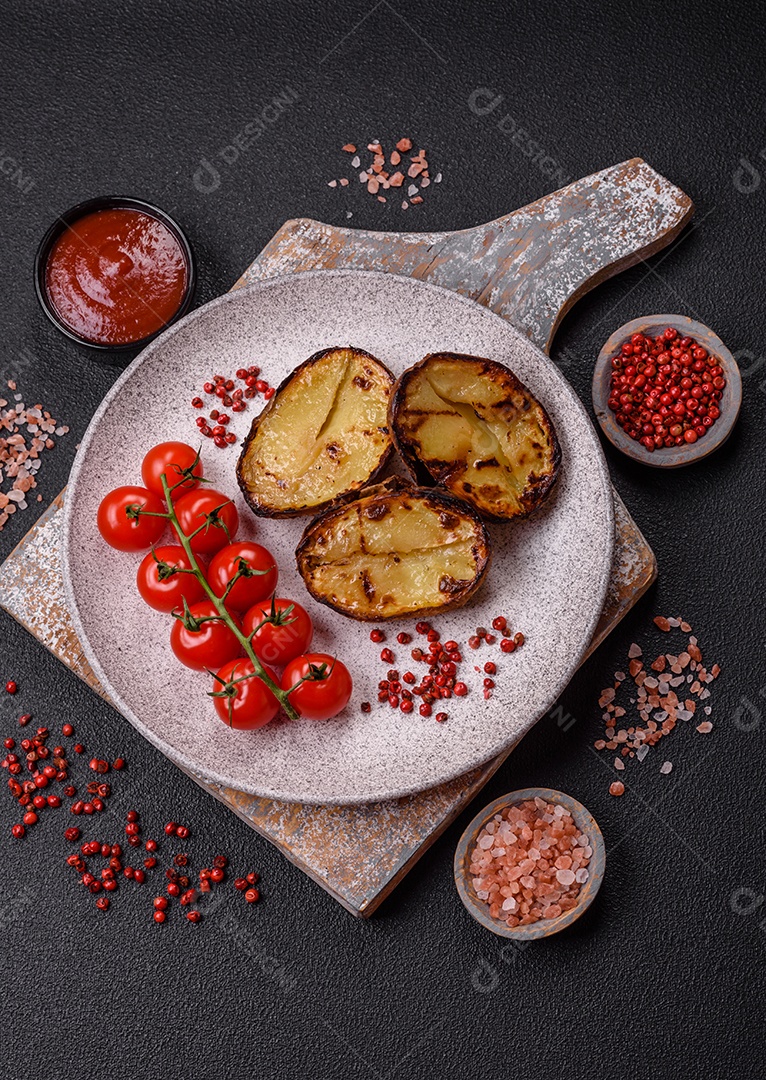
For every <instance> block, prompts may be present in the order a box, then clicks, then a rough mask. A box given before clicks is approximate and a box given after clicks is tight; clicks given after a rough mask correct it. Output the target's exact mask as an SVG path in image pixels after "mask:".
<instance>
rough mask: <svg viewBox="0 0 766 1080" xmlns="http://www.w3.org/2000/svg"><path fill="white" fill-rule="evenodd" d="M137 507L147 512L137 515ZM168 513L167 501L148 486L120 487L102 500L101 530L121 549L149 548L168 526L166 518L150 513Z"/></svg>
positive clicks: (139, 549)
mask: <svg viewBox="0 0 766 1080" xmlns="http://www.w3.org/2000/svg"><path fill="white" fill-rule="evenodd" d="M137 508H142V509H144V510H146V511H147V513H146V514H139V515H138V516H135V515H136V510H137ZM164 513H165V504H164V503H163V502H162V500H161V499H158V498H157V496H156V495H155V494H154V493H153V492H151V491H147V490H146V488H142V487H118V488H115V489H114V491H110V492H109V494H108V495H107V496H105V498H103V499H102V500H101V505H100V506H99V508H98V518H97V520H98V531H99V532H100V533H101V535H102V536H103V538H104V540H106V542H107V544H109V545H110V546H111V547H113V548H116V549H117V550H118V551H146V549H147V548H148V547H151V546H152V544H156V543H157V541H158V540H159V538H160V537H161V536H162V534H163V533H164V531H165V526H166V525H167V519H166V518H164V517H151V516H150V515H151V514H164Z"/></svg>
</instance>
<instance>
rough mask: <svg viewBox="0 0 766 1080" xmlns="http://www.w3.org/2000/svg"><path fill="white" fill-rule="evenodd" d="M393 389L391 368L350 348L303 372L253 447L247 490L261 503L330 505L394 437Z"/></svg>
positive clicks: (279, 400) (268, 418)
mask: <svg viewBox="0 0 766 1080" xmlns="http://www.w3.org/2000/svg"><path fill="white" fill-rule="evenodd" d="M355 380H356V381H355ZM389 394H390V382H389V380H388V378H387V376H386V373H385V372H384V371H383V370H382V369H380V368H378V367H377V365H374V364H372V363H369V362H365V358H360V357H358V356H355V355H354V353H353V351H352V350H350V349H336V350H334V351H333V352H332V353H330V354H329V355H327V356H324V357H322V358H321V359H320V360H318V361H316V362H315V363H314V364H311V365H309V366H307V367H306V368H304V369H303V370H302V371H300V372H298V374H297V375H296V377H295V379H294V380H293V381H292V382H291V383H289V384H288V385H287V386H286V387H284V389H283V390H282V392H281V393H280V394H279V395H278V398H277V400H276V401H275V403H274V406H273V408H272V410H271V412H270V413H269V415H268V416H266V417H264V419H263V421H262V422H261V424H260V426H259V429H258V432H257V434H256V437H255V440H254V442H253V444H252V446H251V447H250V450H249V455H248V459H249V464H248V466H247V487H248V490H249V491H250V492H251V493H252V495H253V496H254V497H255V499H256V500H257V501H258V502H263V503H264V504H266V505H268V506H271V507H274V508H275V509H277V510H280V509H284V510H290V509H293V508H294V507H296V506H297V507H301V506H308V507H311V506H317V505H319V504H321V503H324V502H328V501H330V500H332V499H334V498H336V497H337V496H338V495H341V494H342V493H343V492H345V491H348V490H349V489H350V488H352V487H354V485H358V484H359V482H360V481H364V480H366V479H367V477H368V476H369V475H370V474H371V473H372V472H373V471H374V470H375V468H376V467H377V465H378V463H379V461H380V458H381V455H382V454H383V452H384V450H385V447H386V445H387V444H388V442H389V438H390V437H389V434H388V428H387V421H386V412H387V407H388V398H389Z"/></svg>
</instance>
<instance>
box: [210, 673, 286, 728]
mask: <svg viewBox="0 0 766 1080" xmlns="http://www.w3.org/2000/svg"><path fill="white" fill-rule="evenodd" d="M265 670H266V674H267V675H268V676H269V678H270V679H272V680H273V682H274V683H275V684H276V685H277V686H278V685H279V680H278V679H277V677H276V675H275V674H274V672H273V671H270V670H269V668H266V669H265ZM254 671H255V668H254V667H253V663H252V661H251V660H248V659H247V657H242V658H241V659H239V660H232V661H231V662H230V663H228V664H226V665H225V666H224V667H223V668H221V670H220V671H219V672H218V675H217V676H216V678H215V681H214V682H213V693H214V694H215V693H220V692H221V691H222V690H223V689H224V686H225V685H226V684H227V683H231V682H232V681H233V680H235V679H241V678H242V676H243V675H250V674H251V673H253V672H254ZM213 701H214V702H215V711H216V712H217V713H218V715H219V716H220V718H221V720H223V722H224V724H228V726H229V727H233V728H237V729H238V730H240V731H254V730H255V729H256V728H260V727H263V726H264V725H265V724H268V722H269V720H273V719H274V717H275V716H276V715H277V713H278V712H279V702H278V701H277V699H276V698H275V697H274V695H273V694H272V692H271V690H269V688H268V686H267V685H266V683H265V682H263V681H262V680H261V679H259V678H258V676H257V675H254V676H253V678H251V679H242V682H237V683H236V693H235V695H234V696H233V697H214V698H213Z"/></svg>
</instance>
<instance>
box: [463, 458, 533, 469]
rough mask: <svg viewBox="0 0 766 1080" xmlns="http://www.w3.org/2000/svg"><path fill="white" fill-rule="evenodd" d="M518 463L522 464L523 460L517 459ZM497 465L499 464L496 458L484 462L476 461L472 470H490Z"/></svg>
mask: <svg viewBox="0 0 766 1080" xmlns="http://www.w3.org/2000/svg"><path fill="white" fill-rule="evenodd" d="M519 461H520V462H521V463H522V464H523V462H524V458H523V457H521V458H519ZM499 465H500V462H499V461H498V460H497V458H487V459H486V460H484V461H477V462H476V464H475V465H474V469H492V468H497V467H498V466H499Z"/></svg>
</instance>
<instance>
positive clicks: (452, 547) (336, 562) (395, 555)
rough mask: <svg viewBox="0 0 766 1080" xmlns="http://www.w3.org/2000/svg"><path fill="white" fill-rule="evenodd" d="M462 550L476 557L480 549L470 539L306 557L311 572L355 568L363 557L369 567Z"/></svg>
mask: <svg viewBox="0 0 766 1080" xmlns="http://www.w3.org/2000/svg"><path fill="white" fill-rule="evenodd" d="M461 548H468V550H469V551H470V552H471V555H472V556H474V557H475V556H476V554H477V551H478V548H477V547H476V545H475V544H473V543H472V542H471V541H470V540H469V538H468V537H466V538H465V539H463V540H450V541H449V542H448V543H445V544H435V545H434V546H433V547H421V548H411V549H410V550H409V551H403V552H401V553H399V552H396V551H364V552H363V551H361V550H360V551H359V553H358V554H356V553H354V554H353V555H346V556H344V557H342V558H338V559H329V560H328V559H315V558H314V557H313V556H311V555H309V556H307V557H306V563H307V565H308V567H309V568H310V569H311V570H317V569H319V568H320V567H323V566H337V567H346V566H347V567H353V566H354V564H355V563H357V562H359V560H360V559H361V557H362V555H364V557H365V558H364V561H365V563H367V564H368V565H369V564H370V563H375V562H383V563H386V562H388V561H389V559H390V560H391V561H392V562H401V561H402V558H405V559H409V558H410V557H412V558H418V557H421V556H428V555H432V554H433V553H434V552H437V551H439V552H441V551H459V550H460V549H461Z"/></svg>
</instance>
